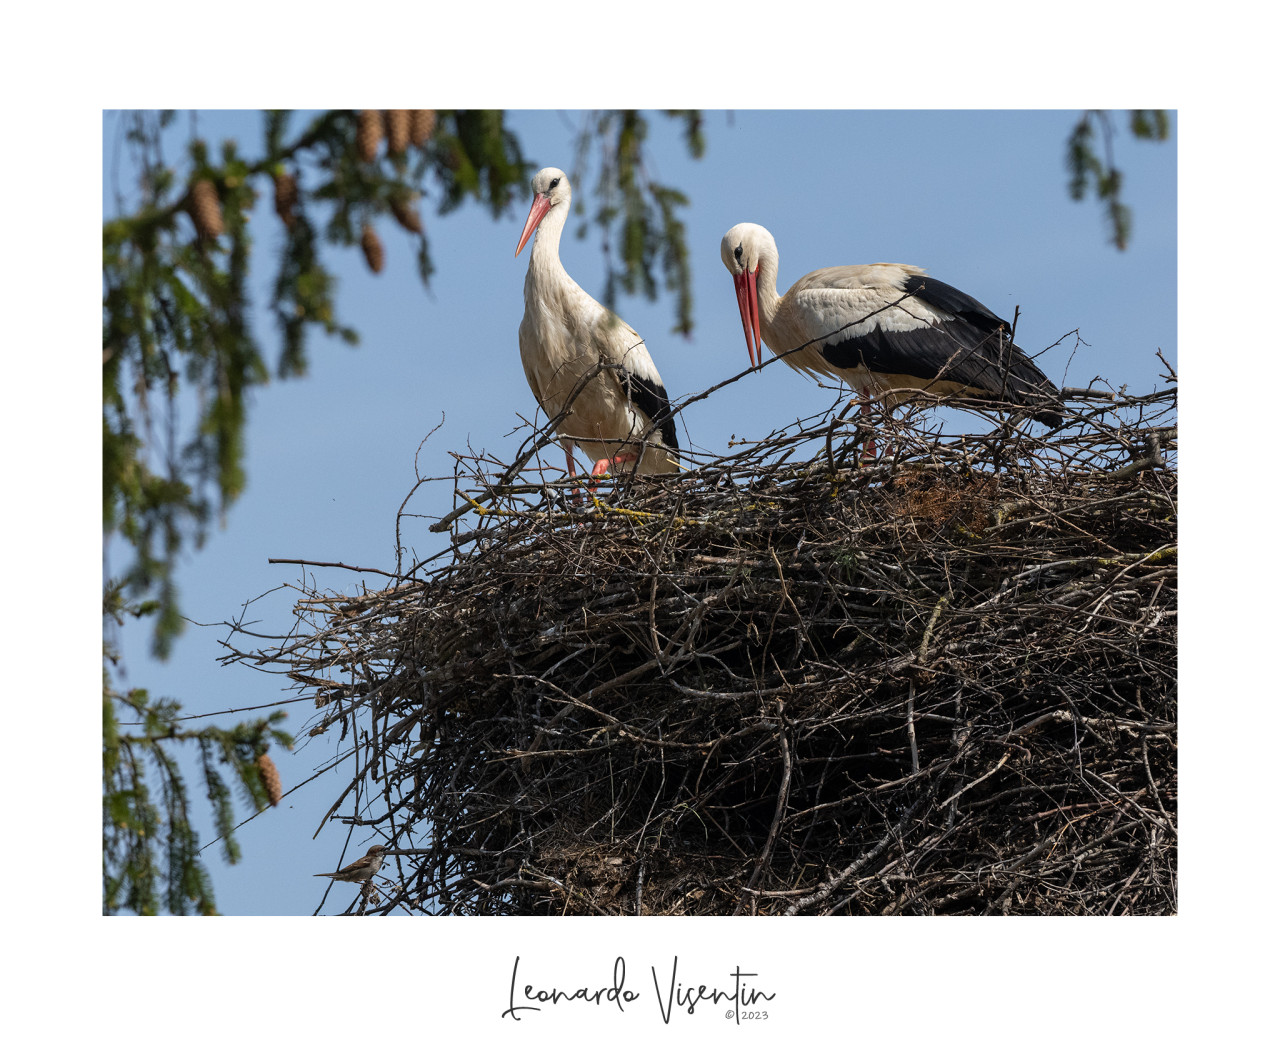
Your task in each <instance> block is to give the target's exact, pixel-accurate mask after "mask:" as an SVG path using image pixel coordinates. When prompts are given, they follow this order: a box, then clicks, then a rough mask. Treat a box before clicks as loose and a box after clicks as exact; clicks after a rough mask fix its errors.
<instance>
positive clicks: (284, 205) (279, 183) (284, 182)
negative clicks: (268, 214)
mask: <svg viewBox="0 0 1280 1063" xmlns="http://www.w3.org/2000/svg"><path fill="white" fill-rule="evenodd" d="M271 179H272V180H273V181H274V182H275V185H276V213H277V214H279V215H280V220H281V221H282V222H284V224H285V226H286V227H287V228H290V229H292V228H293V223H294V222H295V221H296V220H297V219H296V218H295V217H294V215H293V208H294V207H295V206H297V205H298V179H297V178H296V177H294V176H293V174H291V173H290V172H289V171H288V170H281V171H280V172H279V173H276V174H273V175H272V178H271Z"/></svg>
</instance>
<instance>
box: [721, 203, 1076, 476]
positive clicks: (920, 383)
mask: <svg viewBox="0 0 1280 1063" xmlns="http://www.w3.org/2000/svg"><path fill="white" fill-rule="evenodd" d="M720 257H721V258H722V259H723V260H724V264H725V266H726V267H727V268H728V270H729V272H730V273H732V274H733V286H734V290H735V291H736V293H737V296H738V308H739V310H740V311H741V313H742V329H743V332H744V333H745V334H746V337H747V352H748V354H749V355H750V357H751V364H752V365H758V364H759V361H760V337H761V335H762V334H763V336H764V342H765V343H767V344H768V345H769V349H770V350H772V351H773V352H774V353H775V354H781V355H784V358H783V360H784V361H785V362H786V363H787V364H788V365H790V366H791V367H792V368H793V369H795V370H797V371H799V372H802V373H808V374H809V375H810V376H813V377H815V378H816V377H817V376H818V374H822V375H824V376H833V377H838V378H839V379H841V380H843V381H845V382H846V383H847V384H848V385H849V386H850V387H852V388H853V389H854V390H855V391H857V392H858V393H860V394H861V395H862V396H864V401H863V404H862V405H863V410H864V411H866V410H868V409H869V407H870V398H871V397H875V398H880V399H883V400H884V401H885V405H886V407H888V408H890V409H892V408H893V406H895V405H897V404H898V403H900V402H906V401H910V400H911V398H912V397H913V393H915V397H919V393H920V392H927V393H928V394H930V395H934V396H939V397H955V398H961V399H969V400H978V401H980V402H981V401H983V400H986V401H1003V402H1012V403H1016V404H1020V405H1026V406H1029V407H1031V410H1030V413H1031V416H1032V417H1034V418H1035V419H1036V420H1037V421H1040V422H1042V423H1043V424H1046V425H1049V426H1050V427H1053V428H1056V427H1057V426H1058V425H1060V424H1062V416H1061V411H1062V403H1061V402H1060V400H1059V399H1058V390H1057V388H1055V387H1054V386H1053V384H1052V383H1050V381H1049V379H1048V378H1047V377H1046V376H1045V375H1044V374H1043V373H1042V372H1040V370H1039V369H1037V368H1036V366H1035V363H1034V362H1032V361H1031V359H1030V358H1028V357H1027V356H1026V354H1025V353H1024V352H1023V351H1022V349H1021V348H1019V347H1018V346H1016V345H1015V344H1014V343H1013V342H1012V341H1011V340H1010V338H1009V333H1010V331H1011V329H1010V327H1009V323H1008V322H1007V321H1004V320H1003V319H1001V318H999V317H997V316H996V315H995V314H993V313H992V312H991V311H990V310H988V309H987V308H986V307H985V306H983V305H982V304H981V303H980V302H978V301H977V300H976V299H974V298H972V297H971V296H968V295H965V293H964V292H962V291H959V290H958V289H956V288H953V287H951V285H949V284H944V283H943V282H942V281H939V280H934V279H933V278H932V277H927V276H926V275H925V271H924V270H922V269H918V268H917V267H915V266H905V265H903V264H901V263H898V262H876V263H874V264H872V265H869V266H832V267H830V268H828V269H818V270H814V271H813V272H812V273H806V274H805V275H804V276H803V277H801V278H800V279H799V280H798V281H796V282H795V284H793V285H792V286H791V288H790V289H789V290H788V291H787V294H786V295H783V296H779V295H778V245H777V244H776V243H774V239H773V236H772V234H771V233H770V232H769V230H768V229H766V228H764V226H762V225H755V224H752V223H751V222H743V223H741V224H739V225H735V226H734V227H733V228H732V229H730V230H729V231H728V232H727V233H725V234H724V239H723V240H721V241H720ZM753 340H754V343H753ZM868 454H874V450H873V449H871V448H870V447H869V448H868Z"/></svg>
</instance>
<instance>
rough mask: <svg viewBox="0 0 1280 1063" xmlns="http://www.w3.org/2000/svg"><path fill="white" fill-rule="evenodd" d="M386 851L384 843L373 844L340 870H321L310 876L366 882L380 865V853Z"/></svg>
mask: <svg viewBox="0 0 1280 1063" xmlns="http://www.w3.org/2000/svg"><path fill="white" fill-rule="evenodd" d="M386 851H387V847H386V846H385V845H375V846H373V847H372V848H371V849H370V850H369V851H368V852H367V853H365V854H364V856H362V857H360V859H359V860H353V861H352V862H351V863H349V864H348V865H347V866H346V867H344V868H342V870H340V871H322V872H320V874H318V875H312V876H311V877H312V878H331V879H333V880H334V881H335V882H368V881H369V880H370V879H371V878H373V876H374V875H376V874H377V873H378V868H380V867H381V866H382V854H383V853H385V852H386Z"/></svg>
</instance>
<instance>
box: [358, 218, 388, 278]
mask: <svg viewBox="0 0 1280 1063" xmlns="http://www.w3.org/2000/svg"><path fill="white" fill-rule="evenodd" d="M360 247H361V248H362V249H363V251H364V260H365V261H366V262H367V263H369V268H370V269H371V270H373V272H374V273H381V272H382V263H383V260H384V258H385V257H386V256H385V255H384V253H383V250H382V241H381V240H379V239H378V234H377V233H376V232H374V231H373V226H372V225H368V224H366V225H365V227H364V231H363V232H362V233H361V234H360Z"/></svg>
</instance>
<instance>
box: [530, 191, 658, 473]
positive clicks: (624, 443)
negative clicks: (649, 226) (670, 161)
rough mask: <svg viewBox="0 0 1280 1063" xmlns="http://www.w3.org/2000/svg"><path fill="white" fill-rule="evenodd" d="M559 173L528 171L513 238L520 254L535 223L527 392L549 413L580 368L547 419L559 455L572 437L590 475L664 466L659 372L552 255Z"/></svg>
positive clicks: (564, 205)
mask: <svg viewBox="0 0 1280 1063" xmlns="http://www.w3.org/2000/svg"><path fill="white" fill-rule="evenodd" d="M570 195H571V189H570V187H569V178H568V177H567V176H565V173H564V171H563V170H557V169H556V168H555V167H554V166H548V167H547V168H546V169H545V170H539V171H538V173H537V174H535V175H534V178H533V206H532V207H530V208H529V217H528V219H527V220H526V221H525V223H524V231H523V232H522V233H521V234H520V242H519V243H518V244H516V255H517V256H518V255H519V254H520V251H521V249H522V248H523V247H524V245H525V243H526V241H527V240H528V239H529V237H530V235H532V234H533V233H534V232H535V231H536V232H537V236H536V237H535V238H534V241H533V249H532V250H531V251H530V252H529V271H528V273H526V274H525V279H524V318H523V320H521V322H520V360H521V362H523V363H524V372H525V376H526V377H527V378H528V380H529V387H530V388H531V389H532V390H533V395H534V398H536V399H537V400H538V405H539V406H541V407H542V409H543V410H544V411H545V413H546V415H547V416H548V417H551V418H555V417H558V416H559V415H560V412H561V411H562V410H563V409H564V408H565V404H566V402H568V401H569V399H570V396H571V395H572V394H573V392H574V390H575V389H576V388H577V387H578V384H579V382H580V381H581V380H582V378H583V377H584V376H586V375H587V374H588V373H590V372H591V371H592V370H594V369H595V368H596V367H597V366H598V365H600V364H601V363H602V362H603V363H605V364H607V365H609V366H611V367H612V368H606V369H604V370H602V371H600V372H598V373H596V375H595V376H594V377H592V378H591V379H590V380H588V381H587V382H586V384H585V385H584V386H583V388H582V390H581V391H580V392H579V393H578V395H577V397H576V398H574V399H573V400H572V405H571V407H570V409H569V412H568V414H567V415H566V416H565V418H564V420H562V421H561V422H560V424H559V426H558V428H557V431H558V432H559V434H560V437H561V444H562V445H563V447H564V452H565V456H566V458H567V459H568V465H569V475H570V476H575V475H577V470H576V469H575V468H574V463H573V447H574V444H575V443H576V444H577V445H578V446H579V447H581V448H582V450H583V452H584V453H586V455H587V457H589V458H591V459H592V461H594V462H595V467H594V468H593V469H592V475H593V476H599V475H601V474H602V473H604V472H607V471H608V470H609V469H610V468H612V467H613V466H614V465H619V464H624V463H637V464H636V471H637V472H640V473H645V474H652V473H673V472H676V471H677V470H678V468H679V466H678V465H677V463H676V454H677V452H678V451H679V447H680V444H679V440H678V438H677V436H676V427H675V424H674V422H673V421H672V419H671V403H670V401H669V399H668V398H667V389H666V388H665V387H663V384H662V377H660V376H659V375H658V369H657V367H656V366H655V365H654V364H653V359H652V358H650V357H649V352H648V350H646V349H645V345H644V341H643V340H642V339H641V338H640V336H639V335H638V334H637V333H636V331H635V330H634V329H633V328H631V326H629V325H628V324H627V323H626V322H625V321H623V320H622V319H621V318H619V317H618V315H617V314H615V313H613V312H612V311H611V310H607V309H606V308H605V307H603V306H601V305H600V304H599V303H597V302H596V301H595V300H594V299H592V298H591V296H589V295H588V294H587V293H586V292H585V291H583V290H582V288H580V287H579V286H578V285H577V284H576V283H575V282H574V280H573V278H572V277H570V276H569V274H568V273H566V272H565V268H564V266H562V265H561V264H560V234H561V233H562V232H563V231H564V226H565V222H566V221H568V219H569V197H570Z"/></svg>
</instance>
